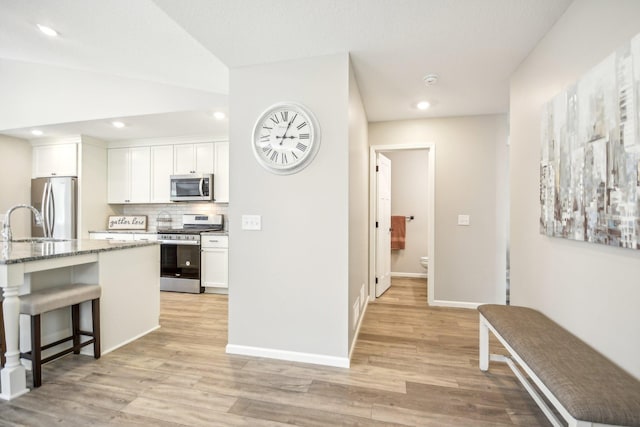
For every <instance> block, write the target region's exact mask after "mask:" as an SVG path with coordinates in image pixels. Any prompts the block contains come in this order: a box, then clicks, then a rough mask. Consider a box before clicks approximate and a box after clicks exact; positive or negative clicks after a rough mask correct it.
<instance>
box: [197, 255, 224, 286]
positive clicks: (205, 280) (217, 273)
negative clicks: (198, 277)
mask: <svg viewBox="0 0 640 427" xmlns="http://www.w3.org/2000/svg"><path fill="white" fill-rule="evenodd" d="M201 263H202V286H208V287H214V288H228V287H229V273H228V265H229V250H228V249H226V248H225V249H203V250H202V260H201Z"/></svg>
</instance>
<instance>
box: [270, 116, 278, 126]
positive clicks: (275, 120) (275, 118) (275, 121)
mask: <svg viewBox="0 0 640 427" xmlns="http://www.w3.org/2000/svg"><path fill="white" fill-rule="evenodd" d="M269 118H270V119H271V121H272V122H273V123H275V124H278V123H280V119H278V116H276V115H274V116H273V117H269Z"/></svg>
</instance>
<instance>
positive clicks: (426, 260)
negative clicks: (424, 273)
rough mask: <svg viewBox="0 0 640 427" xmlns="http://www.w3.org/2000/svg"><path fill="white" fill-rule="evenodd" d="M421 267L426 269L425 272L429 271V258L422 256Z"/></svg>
mask: <svg viewBox="0 0 640 427" xmlns="http://www.w3.org/2000/svg"><path fill="white" fill-rule="evenodd" d="M420 265H421V266H423V267H424V269H425V270H429V257H428V256H421V257H420Z"/></svg>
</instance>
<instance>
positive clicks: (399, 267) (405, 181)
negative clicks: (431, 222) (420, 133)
mask: <svg viewBox="0 0 640 427" xmlns="http://www.w3.org/2000/svg"><path fill="white" fill-rule="evenodd" d="M384 155H385V156H387V157H388V158H389V160H391V215H400V216H411V215H413V216H414V219H413V220H411V221H409V220H407V221H406V222H405V225H406V239H405V248H404V249H400V250H394V251H391V272H392V274H393V273H409V274H420V275H426V273H427V271H426V270H425V269H424V268H423V267H422V265H420V257H423V256H428V249H427V246H428V245H427V239H428V236H429V233H428V227H427V226H428V217H427V216H428V204H427V192H428V178H429V168H428V164H427V162H428V160H429V151H428V150H426V149H424V150H399V151H389V152H384Z"/></svg>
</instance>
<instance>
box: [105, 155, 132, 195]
mask: <svg viewBox="0 0 640 427" xmlns="http://www.w3.org/2000/svg"><path fill="white" fill-rule="evenodd" d="M129 154H130V153H129V149H128V148H112V149H110V150H108V154H107V169H108V172H107V199H108V202H109V203H128V202H129V195H130V188H129V183H130V182H131V176H130V169H131V168H130V167H129V166H130V161H129Z"/></svg>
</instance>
